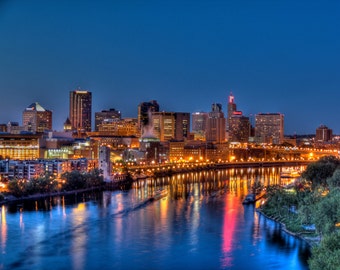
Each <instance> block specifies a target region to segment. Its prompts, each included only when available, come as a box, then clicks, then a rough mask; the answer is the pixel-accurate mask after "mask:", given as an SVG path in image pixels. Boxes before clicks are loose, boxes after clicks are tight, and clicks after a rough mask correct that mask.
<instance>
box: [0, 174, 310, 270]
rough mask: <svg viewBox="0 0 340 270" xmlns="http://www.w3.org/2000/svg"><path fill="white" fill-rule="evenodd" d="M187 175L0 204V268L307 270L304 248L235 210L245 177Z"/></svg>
mask: <svg viewBox="0 0 340 270" xmlns="http://www.w3.org/2000/svg"><path fill="white" fill-rule="evenodd" d="M188 177H189V178H188ZM190 177H193V176H192V175H191V176H190V175H189V176H185V177H183V178H178V177H177V178H169V179H166V180H160V181H149V180H143V181H140V182H138V183H136V184H135V185H134V186H133V188H132V189H130V190H128V191H105V192H102V193H90V194H78V195H77V196H75V195H73V196H69V197H58V198H53V199H48V200H41V201H35V202H24V203H23V204H19V205H10V206H2V208H1V211H2V213H1V235H0V236H1V238H0V251H1V255H0V269H252V270H256V269H308V267H307V263H306V260H307V258H308V255H309V250H308V246H307V245H306V244H305V243H304V242H302V241H300V240H298V239H296V238H294V237H292V236H290V235H288V234H286V233H284V232H282V231H281V229H280V226H279V225H278V224H276V223H274V222H273V221H271V220H268V219H266V218H264V217H263V216H261V215H260V214H258V213H257V212H255V211H254V206H253V205H242V203H241V202H242V198H243V197H244V195H245V193H246V192H247V190H246V187H247V186H249V183H248V182H249V181H248V180H247V178H246V179H245V181H243V180H240V179H239V180H237V181H236V182H234V183H231V180H230V177H225V176H223V175H222V176H221V177H218V178H216V179H214V178H213V177H210V178H209V179H208V180H206V179H205V178H204V179H205V180H202V178H200V179H199V181H198V180H197V179H196V180H188V179H194V178H190ZM159 186H163V187H164V188H165V189H166V190H167V191H168V194H167V196H166V197H164V198H161V199H159V200H158V199H156V200H150V199H149V198H150V197H152V196H153V194H154V192H155V190H156V189H157V188H158V187H159Z"/></svg>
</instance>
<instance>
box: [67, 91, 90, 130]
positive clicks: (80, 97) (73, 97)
mask: <svg viewBox="0 0 340 270" xmlns="http://www.w3.org/2000/svg"><path fill="white" fill-rule="evenodd" d="M91 114H92V93H91V92H89V91H81V90H76V91H71V92H70V115H69V119H70V121H71V125H72V129H73V131H75V132H77V133H78V134H83V133H85V132H88V131H91Z"/></svg>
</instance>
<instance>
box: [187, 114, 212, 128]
mask: <svg viewBox="0 0 340 270" xmlns="http://www.w3.org/2000/svg"><path fill="white" fill-rule="evenodd" d="M191 117H192V131H193V132H194V133H204V132H205V130H206V124H207V119H208V113H206V112H195V113H193V114H192V115H191Z"/></svg>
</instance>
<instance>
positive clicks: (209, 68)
mask: <svg viewBox="0 0 340 270" xmlns="http://www.w3.org/2000/svg"><path fill="white" fill-rule="evenodd" d="M339 52H340V2H339V1H327V0H326V1H325V0H323V1H298V0H297V1H289V0H288V1H287V0H275V1H273V0H268V1H254V0H248V1H242V0H230V1H228V0H225V1H208V0H205V1H200V0H196V1H194V0H192V1H185V0H184V1H183V0H172V1H151V0H150V1H146V0H145V1H143V0H142V1H129V0H117V1H114V0H112V1H105V0H103V1H96V0H92V1H91V0H82V1H79V0H55V1H52V0H51V1H48V0H21V1H19V0H7V1H6V0H0V91H1V96H2V97H1V99H0V122H3V123H7V122H8V121H18V122H20V123H21V121H22V118H21V115H22V111H23V110H24V109H25V107H27V106H28V105H29V104H31V103H32V102H35V101H37V102H39V103H40V104H41V105H42V106H43V107H45V108H46V109H50V110H52V111H53V127H54V129H57V130H59V129H61V128H62V124H63V122H64V121H65V119H66V117H67V116H68V109H69V91H71V90H74V89H76V88H78V87H80V88H81V89H86V90H89V91H91V92H92V93H93V111H94V112H95V111H101V110H102V109H108V108H115V109H117V110H120V111H121V112H122V116H123V117H136V116H137V106H138V104H139V103H140V102H142V101H149V100H151V99H155V100H157V101H158V103H159V104H160V107H161V110H165V111H179V112H190V113H192V112H194V111H210V108H211V104H212V103H214V102H218V103H221V104H222V106H223V110H224V112H226V103H227V98H228V95H229V93H230V92H231V91H232V92H233V94H234V96H235V101H236V103H237V106H238V109H239V110H242V111H243V112H244V114H245V115H248V116H249V115H254V114H256V113H260V112H263V113H265V112H281V113H283V114H284V115H285V133H286V134H293V133H297V134H306V133H314V132H315V129H316V128H317V127H318V126H319V125H320V124H325V125H327V126H328V127H329V128H332V129H333V131H334V133H337V134H339V133H340V123H339V114H340V106H339V101H340V91H339V90H340V53H339Z"/></svg>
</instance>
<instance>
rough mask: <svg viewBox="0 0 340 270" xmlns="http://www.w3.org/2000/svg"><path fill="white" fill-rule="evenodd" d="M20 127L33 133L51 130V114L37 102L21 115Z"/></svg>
mask: <svg viewBox="0 0 340 270" xmlns="http://www.w3.org/2000/svg"><path fill="white" fill-rule="evenodd" d="M22 125H23V127H24V129H25V130H27V131H30V132H33V133H37V132H44V131H47V130H52V112H51V111H49V110H45V109H44V108H43V107H42V106H41V105H40V104H39V103H38V102H35V103H32V104H31V105H29V106H28V107H27V108H26V109H25V110H24V111H23V113H22Z"/></svg>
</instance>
